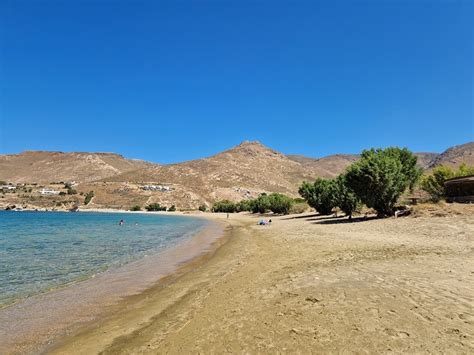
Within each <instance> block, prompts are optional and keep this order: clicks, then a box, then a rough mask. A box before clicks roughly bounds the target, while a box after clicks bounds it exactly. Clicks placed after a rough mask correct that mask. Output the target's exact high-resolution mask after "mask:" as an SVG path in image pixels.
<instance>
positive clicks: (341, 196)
mask: <svg viewBox="0 0 474 355" xmlns="http://www.w3.org/2000/svg"><path fill="white" fill-rule="evenodd" d="M336 186H337V196H336V204H337V207H339V208H340V209H341V211H342V212H344V213H345V214H346V216H348V217H349V220H352V214H353V213H354V212H355V211H357V210H358V209H359V207H360V199H359V198H358V197H357V195H356V194H355V192H354V191H352V189H351V188H350V187H349V186H347V181H346V175H344V174H341V175H339V176H338V177H337V179H336Z"/></svg>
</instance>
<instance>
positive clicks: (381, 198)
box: [345, 148, 420, 216]
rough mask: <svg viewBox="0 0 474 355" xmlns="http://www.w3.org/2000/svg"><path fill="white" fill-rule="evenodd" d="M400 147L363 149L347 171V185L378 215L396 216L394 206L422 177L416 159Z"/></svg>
mask: <svg viewBox="0 0 474 355" xmlns="http://www.w3.org/2000/svg"><path fill="white" fill-rule="evenodd" d="M410 155H412V154H411V153H410V151H408V150H407V149H400V148H387V149H370V150H364V151H363V152H362V155H361V159H360V160H359V161H358V162H356V163H354V164H352V165H351V166H350V167H349V168H348V169H347V172H346V177H345V179H346V185H347V186H348V187H349V188H350V189H352V191H354V193H355V194H356V195H357V196H358V197H359V198H360V200H361V201H362V202H363V203H364V204H366V205H367V207H370V208H373V209H375V210H376V211H377V213H378V214H379V216H385V215H389V216H390V215H393V213H394V206H395V204H396V202H397V200H398V198H399V197H400V196H401V194H402V193H403V192H404V191H405V190H406V189H407V188H413V187H414V186H415V184H416V182H417V180H418V178H419V176H420V171H419V169H418V168H417V167H416V157H414V156H413V157H411V156H410Z"/></svg>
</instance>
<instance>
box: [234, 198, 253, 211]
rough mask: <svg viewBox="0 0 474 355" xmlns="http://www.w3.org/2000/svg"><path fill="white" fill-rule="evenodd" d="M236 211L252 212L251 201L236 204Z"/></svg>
mask: <svg viewBox="0 0 474 355" xmlns="http://www.w3.org/2000/svg"><path fill="white" fill-rule="evenodd" d="M237 209H238V211H239V212H243V211H248V212H250V211H252V200H242V201H240V202H239V203H238V204H237Z"/></svg>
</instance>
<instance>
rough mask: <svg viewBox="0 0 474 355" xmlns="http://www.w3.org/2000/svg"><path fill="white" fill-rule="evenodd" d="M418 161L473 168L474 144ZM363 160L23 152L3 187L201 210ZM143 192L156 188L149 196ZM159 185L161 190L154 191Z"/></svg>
mask: <svg viewBox="0 0 474 355" xmlns="http://www.w3.org/2000/svg"><path fill="white" fill-rule="evenodd" d="M416 155H417V156H418V159H419V165H420V166H421V167H423V168H424V169H429V168H432V167H434V166H436V165H440V164H447V165H451V166H457V165H460V164H461V163H462V162H465V163H467V164H473V163H474V161H473V157H474V142H470V143H466V144H463V145H460V146H456V147H452V148H449V149H448V150H446V151H445V152H443V153H441V154H437V153H416ZM358 159H359V156H358V155H352V154H336V155H331V156H327V157H323V158H319V159H314V158H308V157H305V156H300V155H285V154H282V153H279V152H277V151H275V150H273V149H270V148H268V147H266V146H264V145H263V144H261V143H259V142H247V141H246V142H243V143H241V144H240V145H238V146H236V147H234V148H232V149H229V150H226V151H223V152H221V153H218V154H216V155H213V156H211V157H207V158H203V159H197V160H191V161H186V162H182V163H176V164H169V165H158V164H153V163H148V162H144V161H140V160H131V159H126V158H124V157H122V156H120V155H117V154H112V153H61V152H24V153H21V154H18V155H3V156H0V180H6V181H9V182H17V183H18V182H20V183H25V182H30V183H31V182H37V183H43V184H47V183H51V182H56V181H71V180H75V181H77V182H79V185H78V187H77V189H78V190H79V191H83V192H86V191H90V190H93V191H94V192H95V194H96V197H94V199H93V203H92V204H91V206H92V207H114V208H129V207H131V205H134V204H138V205H141V206H143V205H145V204H148V203H151V202H158V203H161V204H164V205H171V204H175V205H176V206H177V207H179V208H197V207H198V206H199V205H201V204H206V205H211V204H212V203H213V202H214V201H216V200H219V199H230V200H235V201H237V200H241V199H243V198H248V197H255V196H258V195H259V194H260V193H262V192H281V193H285V194H288V195H291V196H297V192H298V187H299V186H300V184H301V182H302V181H304V180H313V179H315V178H316V177H324V178H333V177H335V176H337V175H338V174H340V173H341V172H343V171H344V170H345V169H346V168H347V166H349V165H350V164H352V163H353V162H355V161H357V160H358ZM145 185H152V189H149V188H147V187H146V186H145ZM158 185H159V186H161V187H162V188H161V187H160V188H159V189H156V188H157V187H158Z"/></svg>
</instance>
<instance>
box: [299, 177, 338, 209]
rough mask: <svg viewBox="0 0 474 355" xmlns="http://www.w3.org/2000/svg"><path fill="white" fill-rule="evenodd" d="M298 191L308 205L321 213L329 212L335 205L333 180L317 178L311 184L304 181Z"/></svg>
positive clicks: (335, 192)
mask: <svg viewBox="0 0 474 355" xmlns="http://www.w3.org/2000/svg"><path fill="white" fill-rule="evenodd" d="M298 192H299V194H300V195H301V197H303V198H304V199H305V200H306V202H308V205H310V206H311V207H313V208H314V209H316V211H318V212H319V213H320V214H322V215H329V214H331V213H332V209H333V208H334V207H336V203H337V201H336V195H337V187H336V183H335V181H334V180H326V179H321V178H318V179H316V181H315V182H314V183H313V184H311V183H309V182H306V181H305V182H303V185H301V187H300V189H299V191H298Z"/></svg>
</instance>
